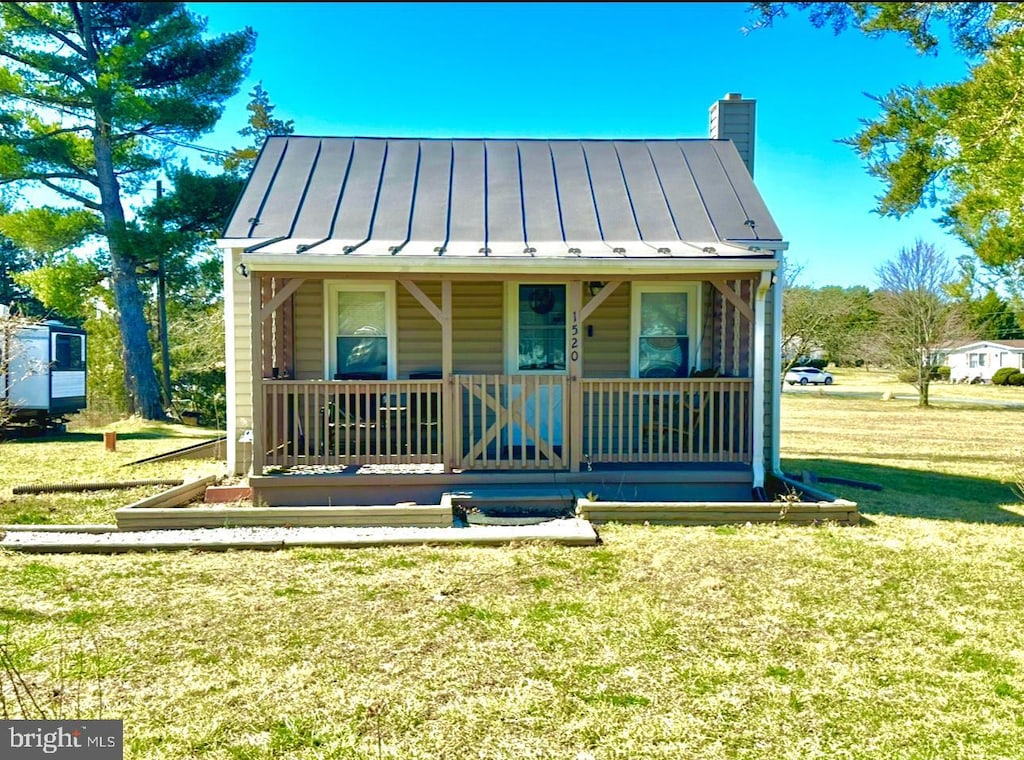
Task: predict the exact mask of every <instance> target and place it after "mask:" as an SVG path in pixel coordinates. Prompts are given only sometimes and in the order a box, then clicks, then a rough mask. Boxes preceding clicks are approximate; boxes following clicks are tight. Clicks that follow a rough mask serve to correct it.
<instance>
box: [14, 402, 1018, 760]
mask: <svg viewBox="0 0 1024 760" xmlns="http://www.w3.org/2000/svg"><path fill="white" fill-rule="evenodd" d="M1022 414H1024V413H1022V412H1019V411H1003V412H995V411H992V410H979V409H967V408H966V407H957V408H951V409H948V410H947V409H942V408H939V409H933V410H917V409H916V408H914V407H913V404H912V403H911V402H881V401H874V400H871V401H869V400H850V399H841V398H832V397H827V396H822V397H819V396H818V395H817V394H806V395H799V396H798V395H792V396H791V395H789V394H787V395H786V396H785V400H784V418H783V419H784V425H785V430H784V444H785V446H786V451H787V454H789V455H790V457H789V458H787V460H786V461H787V464H789V465H792V466H794V467H796V468H798V469H799V468H802V467H813V468H814V469H817V470H818V471H819V472H821V473H823V474H825V473H833V474H841V475H846V476H848V477H858V476H860V477H861V478H863V479H875V480H878V481H879V482H883V483H884V485H885V490H884V491H882V492H881V493H877V494H876V493H872V492H865V491H859V490H853V489H850V490H849V491H848V492H847V493H848V495H850V496H852V497H854V498H856V499H858V500H859V501H860V502H861V504H862V507H863V509H864V511H865V512H866V513H868V517H869V522H867V523H865V525H863V526H861V527H853V528H842V527H836V526H829V525H825V526H819V527H814V528H794V527H789V526H787V527H778V526H755V527H742V526H736V527H734V526H725V527H721V528H644V527H640V526H633V527H622V526H607V527H606V528H605V529H604V530H603V531H602V535H603V538H604V540H605V543H604V545H603V546H599V547H593V548H565V547H554V546H512V547H508V548H504V549H481V548H471V547H461V548H446V549H437V548H431V547H422V548H405V549H401V548H391V549H372V550H361V551H338V550H329V549H293V550H289V551H283V552H275V553H269V554H264V553H256V552H230V553H226V554H192V553H182V554H144V555H135V556H113V557H97V556H49V557H32V556H27V555H16V554H2V555H0V621H2V622H0V628H2V629H4V630H6V634H0V635H6V636H7V638H8V641H9V642H10V643H11V646H12V648H13V649H14V650H16V652H17V656H18V662H19V664H20V667H21V668H22V671H23V672H24V674H25V676H26V678H27V679H28V680H29V681H30V683H31V684H33V686H34V688H37V689H38V690H40V693H42V694H44V695H49V694H50V693H51V688H52V686H53V684H54V683H55V682H57V681H58V680H59V679H60V670H59V668H58V667H57V666H56V664H55V662H56V654H57V653H59V651H60V650H61V648H62V647H65V648H69V647H71V646H72V644H73V642H75V641H79V640H81V638H82V635H83V633H84V634H87V635H88V636H89V637H92V636H95V637H96V640H97V641H99V642H100V646H99V649H98V654H97V655H95V656H94V657H92V658H91V659H88V666H87V667H83V668H81V669H80V670H81V672H80V675H81V677H80V678H77V677H76V674H75V673H70V674H68V684H67V686H68V687H69V688H73V687H74V685H75V684H76V683H77V684H84V686H82V688H81V689H80V693H81V698H82V707H81V711H80V712H81V714H83V715H86V716H90V715H91V716H95V715H96V714H97V713H98V711H99V708H98V697H99V693H100V691H102V694H103V700H104V704H105V705H107V707H106V709H105V710H104V711H103V715H104V717H120V718H123V719H124V720H125V736H126V738H127V740H128V752H127V753H126V757H130V758H147V759H148V758H168V759H170V758H174V759H175V760H177V759H180V758H185V757H203V758H218V759H219V758H283V757H287V758H367V759H369V760H372V759H375V758H459V759H461V758H468V757H472V758H495V759H496V758H509V759H512V758H517V759H518V758H570V759H574V758H578V759H580V760H583V759H590V758H593V759H594V760H612V759H613V758H616V759H619V758H638V759H640V758H644V759H646V758H665V759H666V760H667V759H669V758H671V759H672V760H675V759H676V758H690V757H694V758H730V759H731V758H744V759H747V758H749V759H750V760H754V759H755V758H756V759H758V760H759V759H760V758H793V759H794V760H795V759H796V758H800V759H801V760H803V759H804V758H829V759H831V758H890V757H892V758H941V759H943V760H945V759H946V758H957V759H959V758H979V760H980V759H981V758H985V760H989V759H991V758H1019V757H1020V748H1021V747H1022V746H1024V717H1022V715H1024V712H1022V710H1024V626H1022V625H1021V624H1020V621H1021V620H1024V595H1022V594H1021V593H1020V583H1019V579H1020V578H1021V577H1022V576H1024V519H1021V517H1020V516H1019V514H1016V513H1014V511H1013V504H1012V501H1013V497H1012V496H1010V495H1009V493H1010V492H1009V490H1008V489H1007V487H1006V486H1005V485H1000V483H999V482H998V481H999V479H1000V478H1006V477H1008V476H1009V474H1010V473H1011V472H1012V462H1011V461H1010V459H1011V452H1012V451H1014V448H1013V447H1014V444H1013V442H1012V441H1010V440H1009V436H1008V435H1007V434H1006V431H1007V430H1010V429H1016V430H1020V429H1022V428H1021V424H1020V423H1021V421H1024V417H1022ZM964 428H969V429H971V430H972V431H976V433H972V436H971V438H970V440H971V441H972V444H973V446H974V447H975V448H974V449H971V448H966V449H965V448H964V447H963V446H962V445H961V443H960V442H961V440H963V439H962V438H961V433H959V432H955V431H959V430H962V429H964ZM1000 431H1002V432H1000ZM1018 442H1019V441H1018ZM982 447H987V448H988V449H989V450H988V451H986V452H982V451H981V449H982ZM1017 448H1019V446H1017ZM936 518H940V519H936ZM90 651H92V650H90ZM98 687H101V688H98ZM47 704H48V706H49V707H51V708H53V707H54V705H52V704H51V703H47Z"/></svg>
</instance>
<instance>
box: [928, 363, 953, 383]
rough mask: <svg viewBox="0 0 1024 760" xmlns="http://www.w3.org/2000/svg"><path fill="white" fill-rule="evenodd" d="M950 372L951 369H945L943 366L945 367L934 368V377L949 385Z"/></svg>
mask: <svg viewBox="0 0 1024 760" xmlns="http://www.w3.org/2000/svg"><path fill="white" fill-rule="evenodd" d="M949 372H950V368H949V367H945V366H943V367H932V377H934V378H935V379H936V380H944V381H945V382H947V383H948V382H949Z"/></svg>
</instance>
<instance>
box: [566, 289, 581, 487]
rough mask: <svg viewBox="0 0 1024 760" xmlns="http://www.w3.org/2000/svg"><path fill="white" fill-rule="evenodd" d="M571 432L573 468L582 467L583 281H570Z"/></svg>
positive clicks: (569, 443) (568, 442) (568, 443)
mask: <svg viewBox="0 0 1024 760" xmlns="http://www.w3.org/2000/svg"><path fill="white" fill-rule="evenodd" d="M569 315H570V320H569V399H568V401H569V435H568V436H566V438H565V449H566V451H567V452H568V453H567V456H568V457H569V472H579V471H580V458H581V457H582V455H583V393H582V389H583V386H582V385H581V384H580V378H581V377H582V375H583V281H582V280H570V281H569Z"/></svg>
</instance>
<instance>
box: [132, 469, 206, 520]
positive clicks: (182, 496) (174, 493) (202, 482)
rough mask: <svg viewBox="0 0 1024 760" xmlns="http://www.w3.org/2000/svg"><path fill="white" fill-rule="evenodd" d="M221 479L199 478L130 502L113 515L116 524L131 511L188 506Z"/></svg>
mask: <svg viewBox="0 0 1024 760" xmlns="http://www.w3.org/2000/svg"><path fill="white" fill-rule="evenodd" d="M220 478H221V476H220V475H207V476H206V477H203V478H199V480H192V481H189V482H187V483H183V484H182V485H180V486H175V487H174V488H169V489H167V490H166V491H163V492H161V493H158V494H156V495H155V496H149V497H147V498H145V499H139V500H138V501H135V502H132V503H131V504H129V505H128V506H126V507H121V508H120V509H119V510H117V511H116V512H115V513H114V514H115V515H117V522H118V524H119V525H120V523H121V513H122V512H125V511H127V510H131V509H153V508H154V507H176V506H180V505H181V504H188V503H189V502H190V501H192V500H193V499H194V498H196V497H197V496H198V495H199V494H201V493H203V492H204V491H206V487H207V486H208V485H210V484H212V483H216V482H217V481H219V480H220Z"/></svg>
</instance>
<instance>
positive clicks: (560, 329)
mask: <svg viewBox="0 0 1024 760" xmlns="http://www.w3.org/2000/svg"><path fill="white" fill-rule="evenodd" d="M518 367H519V369H520V370H526V371H530V370H533V371H549V372H560V371H565V285H520V286H519V362H518Z"/></svg>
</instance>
